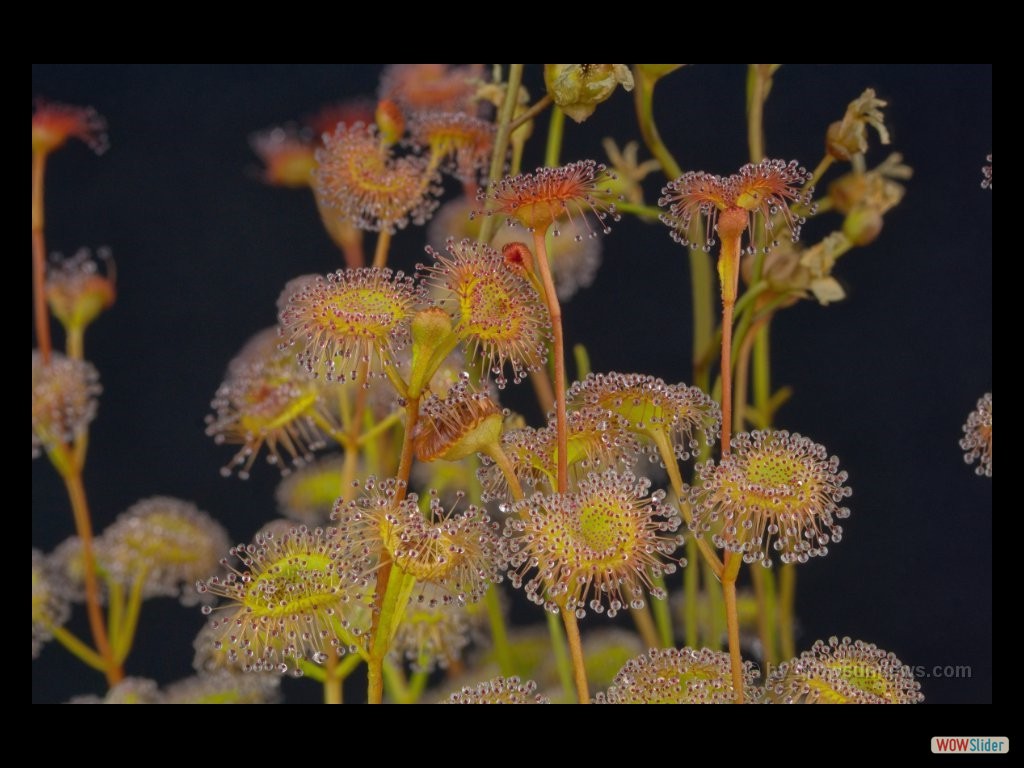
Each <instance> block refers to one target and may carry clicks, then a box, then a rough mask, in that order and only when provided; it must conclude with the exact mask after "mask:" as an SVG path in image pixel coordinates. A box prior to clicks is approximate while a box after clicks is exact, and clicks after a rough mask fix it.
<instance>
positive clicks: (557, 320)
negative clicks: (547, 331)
mask: <svg viewBox="0 0 1024 768" xmlns="http://www.w3.org/2000/svg"><path fill="white" fill-rule="evenodd" d="M544 234H545V233H544V232H542V231H541V230H539V229H537V230H535V231H534V233H533V248H534V256H533V258H534V262H535V263H536V266H537V272H538V274H540V276H541V281H542V282H543V284H544V298H545V300H546V301H547V305H548V315H549V316H550V318H551V332H552V335H553V336H554V345H553V347H552V357H553V359H554V364H555V427H556V430H557V439H558V492H559V493H566V492H567V491H568V490H569V428H568V419H567V416H566V403H565V395H566V389H567V384H566V380H565V337H564V336H563V329H562V307H561V305H560V304H559V303H558V295H557V294H556V293H555V281H554V278H553V277H552V275H551V265H550V264H549V263H548V252H547V247H546V245H545V243H544Z"/></svg>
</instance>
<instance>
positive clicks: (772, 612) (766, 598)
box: [750, 564, 779, 668]
mask: <svg viewBox="0 0 1024 768" xmlns="http://www.w3.org/2000/svg"><path fill="white" fill-rule="evenodd" d="M750 578H751V580H752V581H753V582H754V596H755V597H756V598H757V633H758V635H759V636H760V638H761V656H762V657H763V659H764V663H765V664H766V665H767V666H768V667H769V668H772V667H774V666H775V665H776V664H778V663H779V659H778V656H777V650H776V647H775V637H776V633H777V627H776V621H775V619H776V616H777V613H776V611H777V605H776V599H775V572H774V571H773V570H771V569H769V568H762V567H761V566H759V565H756V564H755V565H752V566H750Z"/></svg>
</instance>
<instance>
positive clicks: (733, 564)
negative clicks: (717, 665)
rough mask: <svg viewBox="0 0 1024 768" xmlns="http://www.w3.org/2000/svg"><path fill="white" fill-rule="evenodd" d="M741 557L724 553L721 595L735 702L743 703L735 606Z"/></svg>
mask: <svg viewBox="0 0 1024 768" xmlns="http://www.w3.org/2000/svg"><path fill="white" fill-rule="evenodd" d="M742 564H743V558H742V557H740V556H739V555H738V554H737V553H735V552H726V553H725V573H723V574H722V596H723V598H724V599H725V625H726V629H727V631H728V635H729V666H730V668H731V669H732V686H733V691H734V692H735V694H736V703H737V704H742V703H743V657H742V656H741V655H740V618H739V611H738V610H737V607H736V577H737V576H738V575H739V570H740V566H741V565H742Z"/></svg>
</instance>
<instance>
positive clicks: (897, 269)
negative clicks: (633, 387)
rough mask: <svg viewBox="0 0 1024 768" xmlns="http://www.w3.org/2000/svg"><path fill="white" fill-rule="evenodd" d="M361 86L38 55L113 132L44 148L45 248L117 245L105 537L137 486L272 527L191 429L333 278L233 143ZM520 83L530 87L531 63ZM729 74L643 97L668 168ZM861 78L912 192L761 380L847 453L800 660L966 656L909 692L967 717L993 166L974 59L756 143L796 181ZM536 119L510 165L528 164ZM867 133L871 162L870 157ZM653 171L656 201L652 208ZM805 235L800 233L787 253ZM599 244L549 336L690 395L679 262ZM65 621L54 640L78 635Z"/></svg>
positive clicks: (68, 679)
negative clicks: (302, 280)
mask: <svg viewBox="0 0 1024 768" xmlns="http://www.w3.org/2000/svg"><path fill="white" fill-rule="evenodd" d="M379 72H380V68H379V67H377V66H372V65H335V66H255V65H245V66H220V67H207V66H158V67H153V66H148V67H142V66H132V67H125V66H117V67H114V66H68V65H33V67H32V92H33V95H43V96H46V97H47V98H50V99H53V100H58V101H64V102H68V103H73V104H92V105H94V106H95V107H96V108H97V109H98V110H99V111H100V112H101V113H102V114H104V115H105V116H106V117H107V118H108V120H109V123H110V133H111V139H112V148H111V150H110V151H109V153H108V154H107V155H105V156H103V157H102V158H99V159H97V158H96V157H94V156H93V155H92V154H91V153H89V152H88V151H87V150H85V149H84V148H83V147H81V146H80V145H77V146H71V147H70V148H67V149H64V150H62V151H60V152H59V153H57V154H56V155H54V156H53V157H52V159H51V161H50V164H49V169H48V175H47V198H46V206H47V228H46V235H47V246H48V249H49V250H51V251H64V252H73V251H74V250H75V249H77V248H78V247H79V246H81V245H89V246H97V245H109V246H110V247H111V248H112V249H113V252H114V255H115V258H116V259H117V268H118V280H119V285H118V288H119V294H120V295H119V297H118V302H117V305H116V307H115V308H114V310H113V311H112V312H110V313H108V314H107V315H105V316H104V317H102V318H101V319H100V320H99V321H98V322H97V323H96V324H95V325H94V326H93V328H92V329H91V330H90V332H89V335H88V337H87V355H88V357H89V358H90V359H91V360H92V361H93V362H94V363H95V364H96V365H97V367H98V368H99V369H100V371H101V375H102V379H103V385H104V390H105V391H104V395H103V397H102V401H101V405H100V412H99V417H98V418H97V420H96V421H95V423H94V425H93V429H92V440H91V451H90V456H89V463H88V467H87V469H86V483H87V487H88V490H89V494H90V499H91V502H92V506H93V513H94V520H95V524H96V527H97V528H98V529H99V530H102V529H103V527H105V526H106V525H107V524H108V523H109V522H110V521H111V520H113V518H114V517H115V516H116V515H117V514H118V513H119V512H120V511H122V510H123V509H125V508H126V507H127V506H129V505H130V504H131V503H133V502H134V501H136V500H137V499H139V498H141V497H145V496H149V495H154V494H170V495H176V496H180V497H183V498H188V499H191V500H194V501H195V502H196V503H198V504H199V505H200V507H202V508H203V509H206V510H208V511H210V512H211V513H212V514H213V515H214V516H215V517H217V518H218V519H219V520H221V521H222V522H223V523H224V524H225V525H226V526H227V527H228V528H229V530H230V532H231V535H232V537H233V538H234V539H237V540H239V541H243V540H248V538H249V537H250V536H251V534H252V532H253V531H254V530H255V529H256V528H257V527H259V526H260V525H261V524H262V523H264V522H266V521H267V520H268V519H270V518H271V517H272V516H273V515H274V502H273V497H272V492H273V488H274V486H275V485H276V483H277V480H278V476H277V473H276V470H273V469H272V468H270V467H267V466H265V465H263V464H258V465H257V469H256V471H254V473H253V475H254V476H253V478H252V479H251V480H249V481H247V482H242V481H239V480H238V479H236V478H232V479H223V478H221V477H220V475H219V474H218V469H219V467H221V466H222V465H223V464H224V463H225V462H226V460H227V459H228V457H229V451H228V449H227V448H218V447H217V446H215V445H214V444H213V442H212V441H211V440H210V439H209V438H207V437H206V436H205V435H204V433H203V418H204V416H205V415H206V413H207V412H208V404H209V400H210V398H211V396H212V394H213V392H214V390H215V389H216V387H217V385H218V383H219V382H220V380H221V376H222V373H223V371H224V368H225V366H226V364H227V362H228V360H229V359H230V358H231V357H232V356H233V355H234V353H235V352H236V351H237V349H238V348H239V346H240V345H241V344H242V343H243V342H244V341H245V340H246V338H248V336H249V335H251V334H252V333H253V332H255V331H256V330H259V329H261V328H263V327H265V326H268V325H270V324H272V323H273V322H274V319H275V317H274V301H275V299H276V298H277V295H278V293H279V291H280V289H281V287H282V286H283V285H284V283H285V282H286V281H287V280H288V279H289V278H291V277H294V276H296V275H298V274H302V273H308V272H312V271H321V272H324V271H328V270H331V269H336V268H338V267H339V266H341V264H340V256H339V254H338V252H337V251H336V249H335V248H334V247H333V246H332V245H331V243H330V242H329V240H328V239H327V237H326V235H325V234H324V232H323V231H322V228H321V226H320V224H319V221H318V218H317V215H316V212H315V210H314V207H313V205H312V201H311V198H310V195H309V194H308V192H305V191H291V190H283V189H275V188H271V187H267V186H264V185H263V184H261V183H259V182H258V181H256V180H255V174H254V169H255V168H256V167H257V163H256V160H255V158H254V156H253V155H252V154H251V152H250V150H249V148H248V145H247V142H246V137H247V136H248V135H249V134H250V133H251V132H252V131H254V130H256V129H260V128H263V127H266V126H268V125H271V124H274V123H280V122H283V121H286V120H288V119H293V118H297V117H300V116H301V115H304V114H309V113H310V112H312V111H314V110H315V109H316V108H317V107H318V106H319V105H321V104H324V103H327V102H332V101H337V100H340V99H345V98H350V97H353V96H357V95H372V94H373V92H374V90H375V83H376V79H377V76H378V75H379ZM528 72H529V78H528V83H527V84H528V85H529V86H530V87H531V90H532V92H533V94H534V95H535V96H536V95H538V94H539V93H541V87H540V79H539V69H538V68H536V67H534V68H533V69H532V70H528ZM744 81H745V69H744V68H743V67H741V66H710V65H709V66H700V67H694V68H687V69H684V70H683V71H681V72H678V73H676V74H674V75H672V76H670V77H669V78H668V79H667V81H665V82H664V83H663V84H662V85H660V86H659V89H658V99H657V107H656V112H657V117H658V120H659V126H660V128H661V132H662V134H663V136H664V137H665V139H666V142H667V143H668V144H669V146H670V147H671V149H672V150H673V152H674V153H675V154H676V157H677V159H678V160H679V161H680V163H681V164H682V165H683V167H684V168H699V169H703V170H707V171H711V172H716V173H729V172H732V171H734V170H735V169H736V168H738V167H739V166H740V165H741V164H742V163H743V162H745V161H746V139H745V135H746V134H745V119H744V112H743V110H744ZM868 86H871V87H874V88H875V89H876V90H877V91H878V93H879V95H880V96H881V97H882V98H886V99H889V100H890V102H891V103H890V106H889V107H888V109H887V110H886V114H887V123H888V124H889V125H890V127H891V128H892V133H893V145H892V147H891V149H893V150H897V151H900V152H902V153H903V154H904V155H905V158H906V161H907V162H908V163H909V164H910V165H912V166H913V167H914V168H915V170H916V174H915V177H914V179H913V180H912V181H911V182H910V183H909V185H908V186H909V191H908V193H907V196H906V199H905V200H904V202H903V203H902V204H901V205H900V206H899V208H897V209H896V210H894V211H893V212H891V213H890V214H889V215H888V216H887V217H886V226H885V231H884V232H883V234H882V236H881V238H880V239H879V240H878V241H877V242H876V243H875V244H873V245H872V246H871V247H869V248H867V249H862V250H856V251H854V252H853V253H851V254H849V255H847V256H844V257H843V258H842V260H841V261H840V263H839V265H838V267H837V270H836V274H837V276H838V277H839V278H840V280H841V281H842V282H843V285H844V287H845V288H846V290H847V293H848V298H847V300H845V301H843V302H841V303H839V304H836V305H833V306H830V307H827V308H822V307H819V306H818V305H816V304H814V303H811V302H804V303H802V304H801V305H799V306H797V307H796V308H793V309H790V310H787V311H786V312H784V313H783V314H782V315H781V316H780V317H779V318H778V319H777V321H776V323H775V332H774V337H773V339H774V346H773V374H774V382H775V384H776V386H779V385H783V384H789V385H791V386H792V387H793V388H794V391H795V395H794V398H793V400H792V401H791V403H790V404H788V405H787V406H786V407H785V408H784V409H783V410H782V412H781V413H780V415H779V426H781V427H785V428H789V429H792V430H797V431H800V432H802V433H804V434H807V435H809V436H811V437H813V438H814V439H815V440H817V441H819V442H821V443H824V444H825V445H826V446H827V447H828V448H829V450H830V451H832V452H834V453H836V454H838V455H839V456H840V458H841V460H842V466H843V467H844V468H845V469H847V470H848V471H849V473H850V485H851V486H852V487H853V489H854V496H853V497H852V498H851V499H850V507H851V509H852V512H853V514H852V516H851V518H850V519H849V520H848V521H847V524H846V525H845V529H846V535H845V537H844V540H843V542H842V543H841V544H839V545H836V546H833V547H832V551H831V553H830V554H829V556H828V557H827V558H823V559H820V560H815V561H812V562H811V563H809V564H807V565H805V566H802V567H801V568H800V570H799V606H798V612H799V616H800V621H801V626H802V635H801V638H800V639H799V641H798V645H799V647H801V648H804V647H807V646H809V645H810V643H811V642H812V641H813V640H814V639H816V638H819V637H828V636H829V635H831V634H836V635H845V634H848V635H852V636H854V637H857V638H863V639H866V640H870V641H872V642H875V643H877V644H878V645H880V646H881V647H883V648H886V649H889V650H892V651H894V652H896V653H897V655H898V656H899V657H900V658H901V659H902V660H903V661H904V662H906V663H908V664H911V665H921V666H922V667H925V668H927V669H931V668H932V667H934V666H936V665H968V666H970V668H971V676H970V678H967V679H949V678H935V677H931V678H927V679H923V680H922V684H923V687H924V692H925V694H926V696H927V699H928V701H931V702H986V701H990V700H991V699H992V695H993V693H992V674H993V673H992V562H991V561H992V495H991V494H992V483H991V481H990V480H986V479H983V478H978V477H976V476H975V475H974V473H973V472H972V470H971V469H970V468H968V467H966V466H965V465H964V463H963V460H962V457H961V452H960V450H959V448H958V446H957V440H958V439H959V437H960V426H961V424H962V423H963V422H964V420H965V418H966V416H967V414H968V412H969V411H970V410H971V409H972V408H973V407H974V404H975V401H976V400H977V398H978V397H979V396H980V395H981V394H982V393H983V392H985V391H991V389H992V314H991V296H992V193H991V192H986V191H983V190H981V189H980V188H979V182H980V179H981V174H980V167H981V165H982V164H983V162H984V156H985V155H986V154H987V153H989V152H991V151H992V69H991V66H990V65H979V66H963V65H958V66H880V65H875V66H858V65H836V66H809V65H794V66H788V67H784V68H783V69H782V70H781V71H780V72H779V73H778V74H777V75H776V78H775V87H774V89H773V91H772V93H771V97H770V99H769V102H768V105H767V108H766V118H765V122H766V131H767V137H768V140H767V149H768V154H769V155H770V156H774V157H783V158H787V159H789V158H798V159H800V160H801V162H803V163H805V164H806V165H808V166H813V165H815V164H816V163H817V161H818V160H819V159H820V157H821V153H822V142H823V136H824V130H825V128H826V126H827V125H828V124H829V123H830V122H832V121H833V120H837V119H839V118H840V117H841V116H842V114H843V111H844V109H845V106H846V104H847V103H848V102H849V101H850V100H851V99H853V98H854V97H856V96H857V95H859V94H860V92H861V91H862V90H863V89H864V88H865V87H868ZM545 126H546V121H542V122H541V123H539V124H538V127H537V132H538V136H537V137H535V139H534V142H533V146H532V147H531V148H530V149H529V150H528V156H527V162H526V163H525V167H527V168H528V167H531V166H532V165H536V164H537V163H538V162H539V160H540V153H541V152H542V144H543V135H542V134H543V130H544V128H545ZM605 135H611V136H613V137H615V138H616V139H617V140H618V141H619V143H620V144H621V143H623V142H624V141H625V140H628V139H631V138H634V137H635V136H636V135H637V131H636V125H635V119H634V117H633V115H632V111H631V99H629V98H628V97H627V96H626V95H624V94H622V93H618V94H616V95H615V97H614V98H613V99H612V100H611V101H610V102H608V103H607V104H605V105H603V106H602V107H601V108H600V109H599V110H598V112H597V114H596V116H595V117H593V118H592V119H591V120H590V121H588V122H587V123H585V124H584V125H583V126H580V127H578V126H576V125H575V124H572V123H570V124H568V125H567V130H566V144H565V150H564V151H563V155H562V157H563V161H568V160H575V159H580V158H585V157H595V158H599V159H603V156H602V154H601V152H600V139H601V138H602V137H603V136H605ZM871 141H872V146H873V147H875V148H874V149H873V151H872V153H871V155H870V156H869V157H870V159H871V160H872V161H873V162H877V161H878V160H880V159H881V158H882V157H884V154H883V152H884V151H885V150H882V149H879V148H878V147H877V141H876V139H875V137H874V136H872V139H871ZM662 182H663V179H662V178H660V177H658V178H652V180H651V182H650V183H649V184H648V185H647V197H648V200H649V201H651V202H653V201H654V200H656V199H657V193H658V189H659V188H660V186H661V184H662ZM833 221H834V220H833ZM822 234H824V232H823V231H821V230H820V228H819V227H816V226H814V225H811V226H809V227H808V228H807V229H806V230H805V239H807V238H810V237H814V236H821V235H822ZM370 243H371V244H372V240H371V241H370ZM422 244H423V235H422V232H421V231H418V230H414V229H413V230H408V231H406V232H404V233H401V234H400V235H398V236H397V237H396V238H395V243H394V245H393V248H392V254H393V258H392V263H394V264H397V265H398V266H404V267H406V268H411V267H412V265H414V264H415V263H416V261H418V260H420V259H422V255H421V254H422V250H421V249H422ZM604 246H605V258H604V265H603V266H602V268H601V271H600V272H599V274H598V278H597V281H596V283H595V285H594V286H593V287H592V288H590V289H588V290H584V291H583V292H581V293H580V294H578V295H577V296H576V297H575V298H574V299H573V300H572V301H571V302H570V303H569V304H567V305H566V308H565V314H566V334H567V339H568V340H569V341H570V343H572V342H583V343H585V344H586V345H587V346H588V348H589V349H590V352H591V356H592V360H593V364H594V368H595V370H621V371H633V370H636V371H642V372H646V373H652V374H655V375H658V376H662V377H664V378H665V379H667V380H669V381H680V380H686V379H688V378H689V367H690V366H689V360H690V310H689V286H688V284H687V281H688V271H687V261H686V257H685V252H684V251H683V250H682V249H681V248H680V247H679V246H677V245H676V244H674V243H673V242H672V241H671V240H670V239H669V238H668V235H667V232H666V231H665V229H664V227H662V226H661V225H643V224H640V223H638V222H636V221H635V220H632V219H624V220H623V222H621V223H620V224H618V225H617V226H615V228H614V231H613V233H612V234H611V235H610V236H608V237H607V238H606V240H605V243H604ZM26 293H27V288H26ZM57 340H58V342H59V340H60V336H59V335H58V336H57ZM530 396H531V393H530V391H529V388H528V387H522V388H521V391H519V392H514V393H512V394H510V395H507V396H506V398H505V399H506V402H507V403H508V404H510V405H512V406H513V407H520V408H522V409H523V410H525V411H526V412H527V413H530V414H532V416H533V417H535V416H536V413H535V411H532V410H530V405H529V404H530ZM71 531H72V523H71V518H70V514H69V510H68V505H67V501H66V498H65V496H64V494H63V490H62V488H61V486H60V484H59V482H58V481H57V479H56V476H55V473H54V472H53V470H52V468H51V467H50V466H49V465H48V463H47V462H46V461H45V460H39V461H34V462H33V465H32V543H33V546H35V547H39V548H41V549H43V550H44V551H49V550H50V549H52V548H53V547H54V546H56V545H57V544H58V543H59V542H60V541H61V540H62V539H63V538H64V537H65V536H67V535H68V534H69V533H70V532H71ZM83 613H84V611H82V610H81V609H80V608H79V609H78V610H76V615H75V618H74V620H73V622H72V627H73V628H75V629H77V630H79V631H81V632H82V634H83V635H84V634H86V633H87V629H86V627H85V621H84V617H83V615H82V614H83ZM525 615H526V616H528V617H533V618H538V619H539V617H534V616H533V614H529V613H527V614H525ZM590 622H596V620H594V619H591V620H589V621H588V622H587V623H590ZM201 625H202V617H201V616H200V615H199V613H198V611H196V610H186V609H182V608H179V607H178V606H177V605H176V604H174V603H171V602H170V601H166V600H161V601H154V602H152V603H147V605H146V607H145V608H144V612H143V619H142V626H141V629H140V632H139V637H138V640H137V646H136V650H135V652H134V653H133V654H132V656H131V658H130V659H129V661H128V665H127V668H128V672H129V674H137V675H143V676H149V677H155V678H157V679H158V680H160V681H162V682H166V681H169V680H172V679H176V678H179V677H183V676H185V675H187V674H190V672H191V657H192V648H191V641H192V638H193V637H194V635H195V633H196V631H197V630H198V629H199V627H200V626H201ZM584 631H586V628H585V627H584ZM101 687H102V681H101V679H100V677H99V676H98V675H96V674H95V673H93V672H92V671H90V670H87V669H85V668H84V667H82V666H81V665H79V664H78V663H77V662H75V661H74V660H73V659H71V657H70V656H68V654H66V653H65V652H64V651H63V650H62V649H60V648H59V647H57V646H55V645H54V644H51V645H50V646H48V647H47V648H46V649H45V650H44V652H43V655H42V658H41V659H39V660H37V661H35V662H33V666H32V699H33V701H34V702H56V701H62V700H66V699H67V698H68V697H69V696H71V695H73V694H78V693H86V692H98V691H99V690H101ZM287 690H288V693H289V698H296V699H298V698H309V699H315V697H316V696H317V695H318V692H317V690H316V687H315V686H314V685H312V684H310V683H301V682H300V683H296V684H290V685H289V687H288V689H287Z"/></svg>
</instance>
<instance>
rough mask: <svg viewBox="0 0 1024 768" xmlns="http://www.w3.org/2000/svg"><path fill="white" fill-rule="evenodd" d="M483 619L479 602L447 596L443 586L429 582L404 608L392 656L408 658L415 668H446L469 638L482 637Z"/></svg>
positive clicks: (396, 658) (471, 640)
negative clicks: (456, 599) (447, 597)
mask: <svg viewBox="0 0 1024 768" xmlns="http://www.w3.org/2000/svg"><path fill="white" fill-rule="evenodd" d="M486 622H487V614H486V612H485V611H484V610H483V607H482V604H480V603H470V604H467V603H460V602H457V601H452V600H448V599H446V594H445V592H444V591H443V589H442V587H440V586H438V585H436V584H432V583H428V584H427V585H426V587H425V588H424V589H422V590H421V592H420V594H419V595H418V596H417V599H416V600H414V601H413V602H412V604H411V605H410V606H409V607H408V608H407V609H406V612H405V616H404V617H403V619H402V623H401V625H400V626H399V628H398V631H397V632H396V633H395V637H394V640H393V642H392V645H391V656H392V658H393V659H395V660H396V661H399V662H401V661H407V662H409V664H410V665H411V666H412V668H413V670H415V671H425V672H432V671H433V670H434V669H435V668H440V669H448V668H449V667H450V666H451V665H452V664H453V663H455V662H457V661H459V660H460V659H461V657H462V654H463V651H464V650H465V648H466V647H467V646H468V645H469V644H470V643H471V642H473V641H474V640H479V639H481V638H482V637H483V635H484V625H485V624H486Z"/></svg>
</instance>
